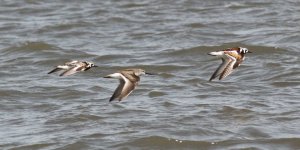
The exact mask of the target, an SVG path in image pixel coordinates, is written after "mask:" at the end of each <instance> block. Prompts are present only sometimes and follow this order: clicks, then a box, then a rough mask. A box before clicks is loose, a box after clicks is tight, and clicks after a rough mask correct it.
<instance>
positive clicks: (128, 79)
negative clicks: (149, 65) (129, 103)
mask: <svg viewBox="0 0 300 150" xmlns="http://www.w3.org/2000/svg"><path fill="white" fill-rule="evenodd" d="M144 74H148V75H153V74H152V73H147V72H145V70H143V69H124V70H122V71H119V72H116V73H113V74H109V75H107V76H105V77H104V78H117V79H119V81H120V84H119V86H118V87H117V88H116V90H115V92H114V94H113V95H112V96H111V98H110V99H109V101H110V102H111V101H113V100H115V99H118V100H119V101H121V100H122V99H124V98H126V97H127V96H128V95H129V94H130V93H131V92H132V91H133V90H134V89H135V87H136V86H137V85H138V83H139V81H140V76H141V75H144Z"/></svg>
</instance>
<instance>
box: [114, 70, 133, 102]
mask: <svg viewBox="0 0 300 150" xmlns="http://www.w3.org/2000/svg"><path fill="white" fill-rule="evenodd" d="M134 88H135V84H134V83H132V82H131V81H130V80H128V79H127V78H126V77H124V76H122V79H120V84H119V86H118V87H117V88H116V90H115V92H114V94H113V95H112V96H111V98H110V99H109V101H110V102H111V101H113V100H114V99H116V98H118V99H119V101H121V100H122V99H123V98H126V97H127V96H128V95H129V94H130V93H131V92H132V91H133V90H134Z"/></svg>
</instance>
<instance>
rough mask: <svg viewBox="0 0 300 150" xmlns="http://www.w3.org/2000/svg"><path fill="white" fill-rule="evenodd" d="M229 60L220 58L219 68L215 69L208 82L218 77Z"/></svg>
mask: <svg viewBox="0 0 300 150" xmlns="http://www.w3.org/2000/svg"><path fill="white" fill-rule="evenodd" d="M230 61H231V60H230V59H228V58H227V59H225V58H222V63H221V64H220V66H219V67H218V68H217V70H216V71H215V72H214V73H213V75H212V76H211V77H210V79H209V81H211V80H213V79H215V78H216V77H218V76H219V75H220V74H221V73H222V72H223V70H224V69H225V68H226V66H227V65H228V64H229V62H230Z"/></svg>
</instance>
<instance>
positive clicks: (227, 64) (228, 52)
mask: <svg viewBox="0 0 300 150" xmlns="http://www.w3.org/2000/svg"><path fill="white" fill-rule="evenodd" d="M246 53H251V52H250V51H249V50H248V49H247V48H244V47H234V48H227V49H225V50H221V51H216V52H210V53H208V55H212V56H220V57H221V58H222V64H221V65H220V66H219V67H218V69H217V70H216V71H215V72H214V73H213V75H212V76H211V77H210V79H209V81H211V80H213V79H215V78H216V77H218V76H219V80H222V79H223V78H225V77H227V76H228V75H229V74H230V73H231V72H232V71H233V69H235V68H237V67H238V66H240V65H241V63H242V62H243V60H244V59H245V54H246Z"/></svg>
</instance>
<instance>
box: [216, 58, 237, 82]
mask: <svg viewBox="0 0 300 150" xmlns="http://www.w3.org/2000/svg"><path fill="white" fill-rule="evenodd" d="M228 58H230V61H229V63H228V64H227V65H226V67H225V68H224V70H223V72H222V73H221V75H220V77H219V80H222V79H224V78H225V77H227V76H228V75H229V74H230V73H231V72H232V70H233V66H234V65H235V63H236V59H235V58H234V57H232V56H229V55H228Z"/></svg>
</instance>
